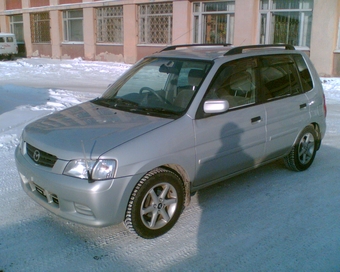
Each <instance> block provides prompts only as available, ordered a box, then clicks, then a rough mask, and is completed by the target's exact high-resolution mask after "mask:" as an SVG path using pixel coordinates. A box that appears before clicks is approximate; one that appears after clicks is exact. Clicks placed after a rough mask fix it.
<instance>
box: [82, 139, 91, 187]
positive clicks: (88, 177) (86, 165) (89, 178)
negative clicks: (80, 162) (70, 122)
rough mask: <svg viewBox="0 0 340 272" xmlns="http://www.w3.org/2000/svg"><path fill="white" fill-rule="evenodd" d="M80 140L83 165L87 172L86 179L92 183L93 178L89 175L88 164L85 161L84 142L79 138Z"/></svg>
mask: <svg viewBox="0 0 340 272" xmlns="http://www.w3.org/2000/svg"><path fill="white" fill-rule="evenodd" d="M80 142H81V147H82V149H83V155H84V161H85V167H86V172H87V180H88V182H89V183H92V182H94V180H93V179H92V175H91V172H90V168H89V164H88V162H87V158H86V153H85V146H84V142H83V140H80Z"/></svg>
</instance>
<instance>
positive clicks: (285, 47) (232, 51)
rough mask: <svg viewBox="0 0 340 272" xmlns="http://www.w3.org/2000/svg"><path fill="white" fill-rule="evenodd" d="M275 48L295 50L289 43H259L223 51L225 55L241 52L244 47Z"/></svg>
mask: <svg viewBox="0 0 340 272" xmlns="http://www.w3.org/2000/svg"><path fill="white" fill-rule="evenodd" d="M268 47H272V48H275V47H276V48H277V47H284V49H285V50H295V47H294V46H293V45H291V44H282V43H278V44H259V45H244V46H237V47H234V48H232V49H230V50H229V51H228V52H227V53H225V54H224V55H225V56H228V55H236V54H242V53H243V50H244V49H260V48H268Z"/></svg>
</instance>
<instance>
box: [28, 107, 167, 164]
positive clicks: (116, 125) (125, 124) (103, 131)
mask: <svg viewBox="0 0 340 272" xmlns="http://www.w3.org/2000/svg"><path fill="white" fill-rule="evenodd" d="M172 121H173V119H167V118H160V117H153V116H147V115H140V114H136V113H130V112H125V111H120V110H116V109H112V108H107V107H103V106H99V105H96V104H93V103H91V102H86V103H83V104H79V105H77V106H74V107H71V108H68V109H66V110H63V111H60V112H57V113H54V114H51V115H48V116H46V117H43V118H42V119H39V120H37V121H35V122H33V123H31V124H29V125H28V126H26V127H25V129H24V132H23V140H24V141H26V142H28V143H29V144H30V145H32V146H34V147H36V148H39V149H41V150H43V151H45V152H47V153H50V154H53V155H55V156H57V157H58V158H59V159H65V160H70V159H76V158H79V156H81V157H82V156H83V153H84V150H85V152H86V155H87V156H89V157H90V158H98V156H100V155H102V154H103V153H105V152H107V151H109V150H110V149H113V148H115V147H117V146H119V145H121V144H123V143H125V142H127V141H129V140H131V139H134V138H136V137H138V136H140V135H142V134H145V133H147V132H149V131H151V130H154V129H156V128H158V127H160V126H163V125H165V124H167V123H170V122H172Z"/></svg>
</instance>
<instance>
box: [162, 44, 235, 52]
mask: <svg viewBox="0 0 340 272" xmlns="http://www.w3.org/2000/svg"><path fill="white" fill-rule="evenodd" d="M230 45H231V44H230V43H194V44H178V45H170V46H167V47H165V48H164V49H162V50H161V51H160V52H163V51H170V50H176V49H177V48H180V47H203V46H224V47H225V46H230Z"/></svg>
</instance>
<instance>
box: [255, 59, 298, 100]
mask: <svg viewBox="0 0 340 272" xmlns="http://www.w3.org/2000/svg"><path fill="white" fill-rule="evenodd" d="M260 78H261V87H262V88H261V89H262V93H263V96H264V99H265V101H269V100H273V99H278V98H282V97H286V96H290V95H296V94H300V93H302V89H301V84H300V79H299V76H298V72H297V69H296V66H295V62H294V59H293V58H292V57H291V56H288V55H277V56H265V57H261V68H260Z"/></svg>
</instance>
